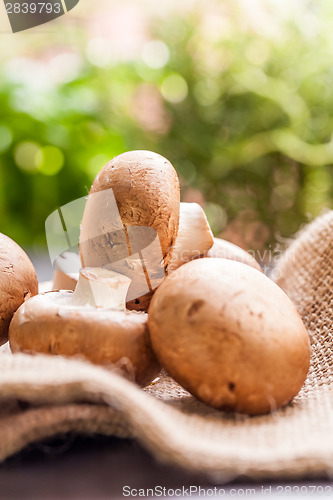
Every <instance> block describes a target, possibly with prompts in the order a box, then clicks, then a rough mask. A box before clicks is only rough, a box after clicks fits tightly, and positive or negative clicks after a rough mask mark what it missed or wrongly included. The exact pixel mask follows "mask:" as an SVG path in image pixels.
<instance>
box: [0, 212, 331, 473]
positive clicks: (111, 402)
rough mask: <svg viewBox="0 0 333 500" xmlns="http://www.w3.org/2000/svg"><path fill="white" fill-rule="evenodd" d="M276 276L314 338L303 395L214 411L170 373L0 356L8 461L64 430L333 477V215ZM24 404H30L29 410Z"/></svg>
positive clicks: (199, 457) (211, 467)
mask: <svg viewBox="0 0 333 500" xmlns="http://www.w3.org/2000/svg"><path fill="white" fill-rule="evenodd" d="M275 274H276V276H277V281H278V283H279V284H280V286H282V287H283V288H284V289H285V290H286V291H287V293H288V294H289V296H290V297H291V298H292V300H293V301H294V302H295V304H296V306H297V308H298V310H299V311H300V313H301V315H302V317H303V319H304V321H305V324H306V326H307V328H308V330H309V334H310V337H311V342H312V362H311V369H310V372H309V376H308V378H307V381H306V383H305V385H304V387H303V389H302V391H301V393H300V394H299V395H298V396H297V397H296V398H295V399H294V401H293V402H292V403H291V404H289V405H288V406H287V407H285V408H282V409H280V410H278V411H276V412H274V413H273V414H271V415H265V416H260V417H251V418H249V417H245V416H237V415H231V414H225V413H223V412H219V411H216V410H213V409H211V408H209V407H207V406H205V405H203V404H201V403H199V402H198V401H197V400H195V399H194V398H193V397H192V396H191V395H190V394H188V393H187V392H186V391H185V390H183V389H182V388H181V387H180V386H178V385H177V384H176V383H175V382H174V381H173V380H172V379H170V378H168V377H167V376H162V377H161V378H160V379H159V380H158V381H157V382H156V383H154V384H152V385H150V386H149V387H148V388H146V389H145V390H140V389H139V388H138V387H137V386H135V385H134V384H132V383H131V382H128V381H126V380H124V379H123V378H121V377H120V376H119V375H118V374H117V373H114V372H110V371H107V370H105V369H102V368H100V367H96V366H92V365H90V364H88V363H85V362H82V361H79V360H67V359H64V358H62V357H55V356H42V355H40V356H29V355H24V354H16V355H11V354H10V353H8V352H3V353H1V354H0V403H1V405H0V408H1V409H0V459H1V460H4V459H5V458H7V457H9V456H10V455H12V454H14V453H16V452H17V451H19V450H21V449H22V448H24V447H25V446H27V445H28V444H29V443H33V442H36V441H39V440H41V439H44V438H46V437H51V436H55V435H57V434H59V433H66V432H71V431H75V432H78V433H89V434H93V433H99V434H104V435H114V436H120V437H130V438H134V439H137V440H138V441H139V442H140V443H141V444H142V445H143V446H144V447H145V448H146V449H147V450H149V451H150V452H151V453H152V454H153V455H154V456H155V457H156V458H157V459H159V460H161V461H163V462H166V463H170V464H174V465H177V466H180V467H183V468H185V469H189V470H193V471H197V472H201V473H202V472H203V473H208V474H211V475H212V477H214V478H215V479H216V478H217V479H223V480H226V479H231V478H234V477H237V476H238V475H240V474H244V475H247V476H249V477H252V478H256V479H271V478H277V477H284V478H302V477H305V476H308V477H309V476H312V477H316V476H321V475H327V474H331V473H332V472H333V471H332V469H333V440H332V438H331V436H332V435H333V390H332V389H333V385H332V380H333V379H332V365H333V356H332V334H333V328H332V317H333V309H332V306H333V212H328V213H326V214H324V215H323V216H321V217H320V218H318V219H317V220H316V221H314V222H313V223H312V224H311V225H310V226H309V227H307V228H306V229H305V230H304V231H303V232H302V233H301V234H300V236H299V237H298V238H297V239H296V240H295V241H294V242H293V243H292V244H291V246H290V248H289V249H288V250H287V251H286V253H285V255H284V256H283V258H282V259H281V261H280V262H279V263H278V265H277V267H276V270H275ZM22 402H24V404H22Z"/></svg>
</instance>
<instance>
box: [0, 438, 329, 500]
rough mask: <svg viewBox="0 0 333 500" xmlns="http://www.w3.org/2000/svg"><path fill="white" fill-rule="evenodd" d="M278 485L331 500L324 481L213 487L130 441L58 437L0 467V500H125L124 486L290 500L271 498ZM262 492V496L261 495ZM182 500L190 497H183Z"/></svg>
mask: <svg viewBox="0 0 333 500" xmlns="http://www.w3.org/2000/svg"><path fill="white" fill-rule="evenodd" d="M281 485H282V487H286V486H287V487H291V488H295V490H294V492H293V493H294V494H292V495H291V496H292V497H294V496H295V498H304V497H306V496H308V497H309V498H320V497H326V498H327V497H332V496H333V483H332V482H330V481H329V479H327V478H326V479H325V478H322V479H321V480H318V479H317V480H307V481H301V482H294V483H288V482H284V481H283V479H281V480H277V481H276V482H266V483H265V482H260V483H255V482H250V481H249V480H247V479H246V478H238V480H237V481H232V482H229V483H225V484H223V482H222V481H221V480H219V481H214V478H208V477H206V476H205V475H204V474H202V475H200V474H193V473H190V472H187V471H184V470H181V469H179V468H175V467H171V466H169V465H165V464H161V463H158V462H157V461H156V460H154V458H153V457H152V456H151V455H150V454H149V453H148V452H146V451H145V450H144V449H143V448H142V447H141V446H140V445H139V444H138V443H136V442H135V441H131V440H126V439H117V438H105V437H102V436H97V437H96V436H95V437H92V436H91V437H85V436H61V437H59V438H57V439H53V440H52V441H48V442H44V443H38V444H35V445H33V446H30V447H29V448H27V449H25V450H24V451H23V452H21V453H19V454H17V455H15V456H14V457H11V458H10V459H8V460H7V461H6V462H5V463H3V464H2V465H0V499H1V500H9V499H13V500H16V499H19V500H63V499H64V500H65V499H66V500H110V499H118V498H119V499H120V498H126V496H123V487H124V486H129V487H130V488H131V489H136V490H139V489H141V488H144V489H147V488H150V489H154V488H155V487H156V486H159V487H161V488H165V489H166V493H167V491H168V490H170V489H171V490H172V489H173V490H175V489H182V488H183V487H184V488H185V489H187V491H189V488H190V486H192V487H195V486H197V487H199V486H200V487H201V488H202V489H206V490H207V489H209V490H210V491H212V489H213V488H214V487H216V486H217V488H218V489H220V488H222V489H223V491H224V494H223V496H224V497H230V498H232V497H233V498H234V497H240V496H243V497H248V496H250V497H251V498H264V497H265V498H281V496H286V497H287V498H290V495H289V496H288V491H287V492H286V493H285V494H284V495H281V492H278V494H277V492H276V488H277V487H281ZM301 486H305V487H306V488H308V492H309V495H305V494H300V492H299V490H300V488H301ZM318 486H319V488H326V491H324V492H323V493H322V492H321V490H320V491H319V494H317V495H316V494H315V492H314V491H313V488H317V487H318ZM264 489H265V491H266V492H267V493H263V491H264ZM327 489H329V490H330V492H331V494H328V493H329V492H328V491H327ZM237 490H238V491H237ZM246 490H247V494H246ZM137 493H138V492H137ZM178 493H179V491H178ZM209 496H210V495H209ZM207 497H208V495H207ZM127 498H129V497H127ZM130 498H133V496H131V497H130ZM137 498H139V496H138V497H137ZM149 498H152V496H150V497H149ZM174 498H176V497H174ZM177 498H179V496H177ZM182 498H190V497H188V496H186V494H185V496H182ZM191 498H192V499H193V498H205V496H204V495H203V493H201V496H200V497H199V496H198V495H197V494H196V493H195V492H194V493H193V495H192V496H191Z"/></svg>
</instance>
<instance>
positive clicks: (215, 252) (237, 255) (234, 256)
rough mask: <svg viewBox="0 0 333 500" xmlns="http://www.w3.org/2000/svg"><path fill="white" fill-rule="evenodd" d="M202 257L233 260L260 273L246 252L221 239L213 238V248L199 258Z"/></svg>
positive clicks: (252, 258)
mask: <svg viewBox="0 0 333 500" xmlns="http://www.w3.org/2000/svg"><path fill="white" fill-rule="evenodd" d="M203 257H209V258H213V259H216V258H219V259H229V260H235V261H237V262H243V264H247V265H248V266H251V267H254V268H255V269H258V271H262V269H261V267H260V265H259V263H258V262H257V261H256V260H255V258H254V257H252V255H250V254H249V253H248V252H247V251H246V250H244V249H243V248H241V247H239V246H237V245H235V244H234V243H231V242H230V241H226V240H223V239H221V238H214V243H213V246H212V247H211V248H210V249H209V250H208V252H207V253H206V254H205V255H203V256H202V257H200V258H203Z"/></svg>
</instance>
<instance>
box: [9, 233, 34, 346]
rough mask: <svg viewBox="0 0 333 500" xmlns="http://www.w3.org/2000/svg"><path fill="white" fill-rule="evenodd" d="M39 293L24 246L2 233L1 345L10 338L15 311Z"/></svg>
mask: <svg viewBox="0 0 333 500" xmlns="http://www.w3.org/2000/svg"><path fill="white" fill-rule="evenodd" d="M37 293H38V280H37V275H36V271H35V269H34V267H33V265H32V263H31V261H30V259H29V257H28V256H27V254H26V253H25V252H24V251H23V250H22V248H21V247H20V246H19V245H18V244H17V243H15V242H14V241H13V240H11V239H10V238H8V236H5V235H4V234H2V233H0V345H2V344H4V343H5V342H7V340H8V327H9V323H10V321H11V319H12V317H13V314H14V312H15V311H16V310H17V309H18V307H19V306H20V305H21V304H22V303H23V302H24V301H26V300H28V299H29V298H30V297H32V296H33V295H36V294H37Z"/></svg>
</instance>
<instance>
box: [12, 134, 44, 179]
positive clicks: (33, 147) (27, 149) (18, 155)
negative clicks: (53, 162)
mask: <svg viewBox="0 0 333 500" xmlns="http://www.w3.org/2000/svg"><path fill="white" fill-rule="evenodd" d="M39 152H40V146H39V145H38V144H37V143H35V142H28V141H25V142H20V143H19V144H18V145H17V146H16V148H15V151H14V158H15V162H16V164H17V166H18V167H19V168H20V169H21V170H23V171H24V172H30V173H37V171H38V165H37V156H38V153H39Z"/></svg>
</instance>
